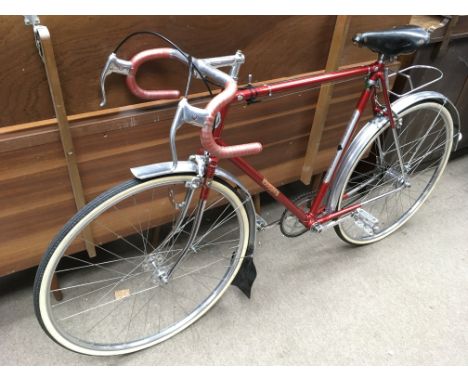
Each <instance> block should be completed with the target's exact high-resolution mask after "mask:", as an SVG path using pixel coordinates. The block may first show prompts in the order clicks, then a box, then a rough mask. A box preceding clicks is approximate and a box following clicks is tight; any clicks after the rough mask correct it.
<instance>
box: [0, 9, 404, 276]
mask: <svg viewBox="0 0 468 382" xmlns="http://www.w3.org/2000/svg"><path fill="white" fill-rule="evenodd" d="M18 17H19V16H14V17H13V16H12V17H2V21H4V22H3V23H0V30H1V29H2V28H6V26H9V27H10V28H11V29H10V32H9V33H10V34H7V36H8V38H7V39H6V40H8V41H7V42H5V40H2V44H4V45H3V46H4V47H5V49H7V51H8V49H10V51H12V52H13V53H14V54H12V56H11V58H12V63H11V64H9V65H10V66H8V70H10V71H11V75H10V76H8V75H6V74H5V72H4V71H3V72H2V75H3V77H2V80H3V81H4V82H5V83H6V86H4V87H2V88H0V97H1V98H0V99H1V100H7V101H5V102H4V104H5V105H6V108H5V110H4V113H2V116H0V118H2V119H1V120H0V126H2V125H3V126H4V125H8V124H15V123H20V122H34V123H33V124H31V125H21V126H20V125H17V126H11V127H7V128H3V130H2V128H1V127H0V227H2V230H1V240H0V276H1V275H3V274H6V273H10V272H13V271H15V270H20V269H24V268H26V267H30V266H33V265H35V264H37V262H38V260H39V258H40V257H41V256H42V254H43V251H44V250H45V248H46V247H47V245H48V243H49V241H50V240H51V239H52V237H53V236H54V235H55V233H56V232H57V231H58V230H59V229H60V227H61V226H62V225H63V224H64V223H65V221H66V220H68V218H69V217H70V216H71V215H72V214H73V213H74V211H75V207H74V201H73V195H72V192H71V187H70V185H69V183H68V182H69V180H68V176H67V172H66V164H65V160H64V158H63V151H62V148H61V145H60V139H59V135H58V130H57V126H56V125H55V124H54V121H53V120H52V121H44V122H41V120H42V119H47V118H51V117H53V115H52V107H51V104H49V103H50V99H49V94H48V89H47V87H46V86H45V84H46V79H45V76H44V73H43V68H42V63H41V62H40V60H39V62H36V61H37V59H38V55H37V52H36V50H35V47H34V44H33V43H32V32H31V30H30V29H28V28H26V27H24V26H23V25H22V19H21V18H19V19H18ZM64 20H65V21H64ZM334 20H335V18H334V17H333V16H324V17H315V16H314V17H306V16H304V17H302V16H301V17H296V16H295V17H289V16H288V17H259V18H250V17H220V18H217V17H214V18H213V17H200V18H197V17H187V18H184V17H176V18H173V17H162V16H158V17H156V16H144V17H123V18H119V17H104V18H102V17H88V16H86V17H76V18H75V17H73V18H69V17H66V18H61V17H56V16H54V17H52V16H50V17H49V16H48V17H45V16H44V17H41V21H42V22H43V24H45V25H48V26H49V28H50V31H51V35H52V41H53V43H54V49H55V53H56V56H57V62H58V65H59V72H60V75H61V80H62V83H63V87H64V95H65V102H66V107H67V111H68V113H69V114H75V115H73V116H71V117H70V128H71V132H72V136H73V140H74V144H75V148H76V153H77V159H78V166H79V169H80V173H81V176H82V182H83V186H84V191H85V196H86V198H87V200H90V199H92V198H93V197H95V196H96V195H97V194H99V193H101V192H102V191H104V190H105V189H107V188H109V187H112V186H113V185H115V184H117V183H119V182H121V181H123V180H125V179H128V178H129V177H130V172H129V168H130V167H133V166H139V165H143V164H148V163H154V162H158V161H168V160H170V153H169V146H168V135H169V134H168V133H169V127H170V123H171V119H172V117H173V114H174V106H173V105H174V103H167V102H166V103H164V102H163V103H161V102H156V103H149V104H147V103H145V104H142V105H143V106H144V107H142V108H140V109H138V110H137V109H136V108H134V107H126V106H125V105H128V104H129V103H135V102H139V101H138V100H135V99H133V98H132V97H130V96H129V95H128V92H127V90H126V89H125V87H124V86H123V84H122V78H121V77H119V76H114V77H113V78H112V79H111V81H109V87H108V90H109V107H116V106H125V107H123V108H122V109H121V110H120V111H119V112H113V113H111V114H101V115H99V114H98V113H93V112H94V111H95V110H97V103H98V101H99V97H98V92H97V85H98V82H97V78H98V75H99V71H100V69H101V67H102V64H103V61H105V58H106V57H107V54H108V52H109V51H110V50H111V49H112V48H113V45H114V43H115V42H116V41H117V40H119V38H120V37H121V36H123V35H125V34H127V33H129V32H131V31H134V30H137V29H149V28H151V29H158V30H161V31H162V32H163V33H164V32H166V33H167V34H168V35H169V37H172V38H174V40H175V41H177V42H179V43H180V45H182V46H184V47H186V46H190V49H188V50H190V51H191V52H193V53H194V54H195V55H200V56H209V55H222V54H229V53H232V52H233V51H235V50H236V49H237V48H243V50H244V52H245V53H246V56H247V64H246V65H245V67H244V70H243V71H242V73H243V74H242V75H243V76H244V77H245V76H246V74H247V73H249V72H252V73H254V80H257V81H267V80H271V79H273V78H278V77H285V76H289V75H297V74H299V73H305V72H310V71H311V70H320V69H322V68H323V67H324V66H325V62H324V60H325V58H326V56H327V49H328V44H329V40H330V35H331V32H332V28H333V24H334ZM366 20H367V18H364V19H362V23H361V24H364V26H363V27H362V28H364V27H365V26H366V22H367V21H366ZM400 20H401V18H400V17H398V18H397V22H398V23H399V22H400ZM372 22H373V20H372ZM385 22H388V23H389V24H390V23H396V22H392V21H391V20H389V19H387V20H385ZM17 24H18V25H20V27H18V26H17ZM22 28H24V29H22ZM103 31H106V33H104V32H103ZM194 31H197V33H194ZM214 31H218V32H219V31H222V33H226V34H228V35H229V36H230V38H228V39H225V41H223V42H222V43H220V42H219V41H218V40H217V38H218V37H219V36H220V35H221V32H219V33H218V34H216V33H213V32H214ZM78 32H79V33H78ZM189 32H190V33H189ZM181 35H185V36H186V39H185V40H183V39H182V38H180V37H179V38H178V37H177V36H181ZM174 36H175V37H174ZM11 38H15V39H16V40H15V41H16V42H17V45H18V49H17V50H14V49H13V48H11V46H10V45H11V44H12V43H11V41H9V40H10V39H11ZM143 40H144V39H143ZM89 41H93V43H92V44H89ZM8 44H10V45H8ZM28 44H29V45H31V44H32V46H29V48H26V46H28ZM139 44H141V45H139V47H138V49H141V48H142V47H149V46H154V45H153V43H152V42H148V41H146V42H145V41H140V42H139ZM28 49H30V51H29V53H28V54H29V55H30V57H29V58H27V57H26V53H25V52H28ZM280 49H282V50H283V52H285V53H286V54H284V53H283V54H280V55H278V54H277V53H278V52H279V51H280ZM346 49H348V48H346ZM349 49H351V48H349ZM352 49H354V50H357V51H360V52H363V51H364V50H359V49H357V48H354V47H353V48H352ZM127 53H128V54H130V53H133V52H127ZM22 54H23V56H21V55H22ZM347 54H348V53H347ZM353 54H355V53H353ZM14 55H18V57H20V58H21V60H20V61H22V62H24V63H25V65H24V66H23V67H24V68H25V71H26V72H27V75H24V76H23V77H21V74H20V72H18V71H17V69H18V68H17V67H16V66H15V65H14V63H13V62H14V59H15V57H13V56H14ZM346 57H347V58H345V60H351V59H355V57H354V56H346ZM356 57H357V56H356ZM369 58H373V55H372V54H367V55H366V56H365V59H369ZM1 60H3V58H0V61H1ZM28 60H29V61H28ZM35 60H36V61H35ZM26 64H27V65H26ZM35 65H38V68H40V70H39V69H38V68H35ZM36 69H37V70H36ZM153 69H155V68H153V67H147V68H145V72H143V73H142V81H144V82H145V83H146V81H148V82H147V84H148V83H150V82H151V81H155V82H154V84H156V83H161V81H163V83H162V84H163V86H165V87H166V86H167V87H168V86H169V83H171V84H172V82H173V80H175V77H174V76H178V75H179V74H178V73H176V72H173V73H169V72H166V71H165V70H166V69H167V68H166V69H165V68H164V67H163V66H161V68H159V67H158V68H157V69H160V70H161V71H162V73H164V74H166V75H167V76H168V77H167V78H166V79H164V78H165V77H164V76H163V77H161V76H158V77H157V78H156V77H155V78H153V75H150V72H151V71H152V70H153ZM21 73H22V72H21ZM34 73H36V74H34ZM41 76H42V77H41ZM15 78H20V80H21V82H22V87H21V88H19V87H18V86H16V84H17V81H16V80H15ZM164 81H167V83H164ZM151 83H153V82H151ZM182 83H183V82H179V85H180V86H182ZM44 86H45V87H44ZM148 86H149V85H148ZM361 89H362V79H359V80H354V81H351V82H346V83H342V84H338V85H337V86H336V87H335V91H334V98H333V100H332V104H331V106H330V110H331V113H330V117H329V119H328V121H327V124H326V126H325V129H324V133H323V139H322V144H321V149H320V151H319V154H318V158H317V164H316V167H315V168H316V171H322V170H324V169H325V168H326V166H327V165H328V163H329V161H330V160H331V158H332V156H333V155H334V153H335V148H336V144H337V142H338V139H339V136H340V135H341V133H342V130H343V127H344V126H345V124H346V122H347V120H348V118H349V115H350V112H351V110H352V108H353V107H354V104H355V102H356V100H357V97H358V95H359V93H360V91H361ZM203 90H204V89H203V88H201V87H198V88H194V91H203ZM15 92H16V93H15ZM317 95H318V89H314V90H307V91H305V92H302V93H298V94H293V95H289V96H287V97H279V98H274V99H273V98H272V99H266V100H265V101H263V102H261V103H258V104H254V105H251V106H245V105H244V104H239V105H235V106H234V107H233V108H232V109H231V110H230V112H229V115H228V119H227V126H226V130H225V134H224V138H225V140H226V141H227V142H229V143H232V144H235V143H243V142H246V141H257V140H258V141H260V142H262V143H263V144H264V147H265V149H264V151H263V153H262V154H261V155H257V156H253V157H250V158H247V159H248V161H249V162H251V163H252V164H253V165H254V166H255V167H257V168H258V169H259V170H261V171H262V173H263V174H264V175H265V176H266V177H268V178H269V180H270V182H271V183H273V184H275V185H277V186H278V185H282V184H286V183H289V182H291V181H295V180H297V179H299V177H300V172H301V167H302V162H303V156H304V153H305V150H306V145H307V139H308V135H309V133H310V126H311V122H312V119H313V117H314V113H315V103H316V102H317ZM10 98H11V99H14V100H15V102H12V101H11V102H10ZM155 104H156V105H158V107H154V105H155ZM132 108H133V110H132ZM89 112H91V113H89ZM78 113H85V114H78ZM38 121H39V123H36V122H38ZM198 134H199V129H198V128H195V127H192V126H184V127H183V128H182V129H181V130H180V133H179V134H178V140H177V145H178V149H179V157H180V159H185V158H186V157H187V156H188V154H189V153H192V152H193V151H194V150H196V149H197V148H198V147H199V139H198ZM278 158H281V160H278ZM221 165H222V166H223V167H226V168H227V169H228V170H231V171H233V172H234V173H236V174H237V173H238V171H237V169H235V168H233V166H232V165H231V164H230V163H228V162H227V161H223V162H222V164H221ZM240 179H241V181H242V182H244V183H245V185H246V186H247V187H248V188H249V189H250V190H251V191H252V192H253V193H256V192H258V191H259V187H258V186H257V185H256V184H254V183H253V182H252V181H251V180H250V179H247V177H246V176H245V175H242V176H241V177H240Z"/></svg>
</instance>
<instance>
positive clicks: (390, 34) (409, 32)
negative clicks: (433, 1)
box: [353, 25, 430, 57]
mask: <svg viewBox="0 0 468 382" xmlns="http://www.w3.org/2000/svg"><path fill="white" fill-rule="evenodd" d="M429 39H430V34H429V32H428V31H426V30H425V29H423V28H421V27H418V26H415V25H402V26H398V27H394V28H392V29H387V30H383V31H376V32H363V33H358V34H357V35H355V36H354V37H353V42H354V43H355V44H357V45H359V46H365V47H367V48H369V49H370V50H372V51H373V52H376V53H380V54H383V55H385V56H387V57H389V56H397V55H399V54H409V53H413V52H414V51H416V49H418V48H419V47H421V46H423V45H426V44H427V43H428V42H429Z"/></svg>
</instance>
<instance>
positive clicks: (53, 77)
mask: <svg viewBox="0 0 468 382" xmlns="http://www.w3.org/2000/svg"><path fill="white" fill-rule="evenodd" d="M34 33H35V36H36V41H38V42H39V44H40V49H41V52H40V54H41V57H42V59H43V61H44V66H45V69H46V74H47V81H48V83H49V90H50V95H51V97H52V102H53V105H54V110H55V116H56V119H57V124H58V127H59V132H60V140H61V142H62V147H63V152H64V155H65V158H66V162H67V169H68V175H69V178H70V183H71V186H72V190H73V195H74V198H75V203H76V208H77V209H80V208H82V207H84V205H85V204H86V201H85V198H84V192H83V186H82V184H81V178H80V173H79V170H78V164H77V160H76V153H75V148H74V146H73V141H72V137H71V134H70V130H69V126H68V119H67V114H66V110H65V103H64V101H63V94H62V88H61V86H60V79H59V75H58V71H57V65H56V62H55V55H54V49H53V47H52V41H51V39H50V33H49V30H48V29H47V27H45V26H42V25H39V26H37V27H34ZM83 235H84V238H85V240H86V241H87V244H86V249H87V251H88V254H89V256H90V257H94V256H96V251H95V248H94V246H92V245H90V244H89V242H92V236H91V231H90V230H88V229H85V230H84V231H83Z"/></svg>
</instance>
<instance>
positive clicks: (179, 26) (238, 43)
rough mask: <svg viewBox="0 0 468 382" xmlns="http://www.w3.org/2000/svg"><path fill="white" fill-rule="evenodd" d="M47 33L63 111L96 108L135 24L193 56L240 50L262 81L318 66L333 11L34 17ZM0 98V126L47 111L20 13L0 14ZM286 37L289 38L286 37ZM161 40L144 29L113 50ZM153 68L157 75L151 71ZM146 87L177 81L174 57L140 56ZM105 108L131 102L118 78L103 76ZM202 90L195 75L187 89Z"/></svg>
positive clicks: (180, 80)
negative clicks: (2, 104)
mask: <svg viewBox="0 0 468 382" xmlns="http://www.w3.org/2000/svg"><path fill="white" fill-rule="evenodd" d="M40 19H41V23H42V24H43V25H46V26H47V27H48V28H49V30H50V33H51V36H52V41H53V44H54V51H55V55H56V59H57V66H58V70H59V73H60V77H61V82H62V87H63V93H64V98H65V102H66V108H67V112H68V113H69V114H78V113H83V112H89V111H95V110H98V109H99V102H100V101H99V99H100V95H99V75H100V72H101V70H102V67H103V66H104V63H105V61H106V59H107V56H108V55H109V54H110V53H111V52H112V50H113V49H114V48H115V47H116V45H117V44H118V42H119V41H120V40H121V39H122V38H124V37H125V36H127V35H128V34H130V33H132V32H135V31H140V30H154V31H158V32H161V33H163V34H164V35H166V36H167V37H169V38H170V39H171V40H173V41H174V42H175V43H176V44H178V45H180V47H181V48H182V49H185V50H186V51H187V52H189V53H190V54H193V55H194V56H196V57H209V56H222V55H227V54H233V53H235V51H236V50H237V49H242V50H243V52H244V53H245V55H246V57H247V60H246V64H245V65H244V66H243V68H242V71H241V80H242V81H245V80H246V79H247V75H248V73H252V74H253V75H254V79H255V80H258V81H264V80H267V79H272V78H278V77H282V76H291V75H294V74H297V73H304V72H309V71H314V70H319V69H321V68H323V67H324V66H325V60H326V56H327V52H328V45H329V39H330V35H331V33H332V30H333V26H334V22H335V17H334V16H242V17H238V16H41V17H40ZM0 20H1V22H0V33H2V36H3V37H4V38H3V39H2V42H1V45H0V47H1V48H2V51H4V52H11V54H8V55H2V56H1V57H0V66H1V67H2V68H5V67H6V69H7V70H6V71H5V70H3V69H2V74H1V77H0V79H1V81H2V88H0V99H2V100H8V102H6V108H4V112H3V113H2V115H0V126H7V125H13V124H18V123H26V122H31V121H37V120H42V119H48V118H51V117H52V116H53V108H52V104H51V102H50V99H49V95H48V90H47V84H46V79H45V75H44V73H43V68H42V63H41V62H40V59H39V57H38V54H37V50H36V48H35V46H34V41H33V36H32V30H31V28H30V27H26V26H24V24H23V18H22V16H0ZM291 41H294V43H293V44H292V43H291ZM159 46H164V43H163V42H162V41H160V40H159V39H157V38H154V37H151V36H137V37H135V40H133V41H129V42H128V43H127V44H126V45H125V46H124V47H123V48H122V50H121V51H119V56H120V57H122V58H130V57H131V56H132V55H133V54H135V53H136V52H139V51H141V50H143V49H148V48H154V47H159ZM155 73H157V74H158V75H155ZM139 77H140V78H139V79H140V81H141V84H142V85H144V86H147V87H148V88H151V87H153V88H179V89H183V88H184V87H185V82H186V77H187V70H186V67H185V66H183V65H182V64H174V61H168V62H158V63H147V64H145V65H144V66H143V67H142V69H141V75H140V76H139ZM108 90H109V91H108V96H109V103H108V105H109V107H111V106H112V107H115V106H122V105H128V104H135V103H138V102H141V100H139V99H137V98H135V97H133V96H132V95H131V94H130V93H129V92H128V90H127V89H126V87H125V86H124V81H123V77H121V76H118V75H114V76H111V77H109V78H108ZM204 90H206V89H205V88H204V87H203V85H202V83H201V82H200V81H195V82H194V87H193V91H195V92H196V91H204Z"/></svg>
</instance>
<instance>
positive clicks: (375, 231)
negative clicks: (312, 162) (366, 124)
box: [335, 101, 453, 245]
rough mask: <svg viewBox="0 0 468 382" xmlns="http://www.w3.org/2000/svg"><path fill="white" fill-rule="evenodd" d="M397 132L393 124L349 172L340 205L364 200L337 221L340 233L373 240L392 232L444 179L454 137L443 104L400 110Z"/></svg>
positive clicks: (362, 240)
mask: <svg viewBox="0 0 468 382" xmlns="http://www.w3.org/2000/svg"><path fill="white" fill-rule="evenodd" d="M396 122H397V124H398V127H397V128H396V130H395V131H396V135H397V136H398V142H399V146H400V152H401V158H402V162H403V166H402V165H401V164H400V163H401V162H400V160H399V155H398V151H397V147H396V145H395V139H394V136H393V129H391V128H389V127H388V125H387V126H386V127H384V128H382V129H381V130H379V131H378V132H377V134H376V135H375V136H374V138H373V139H372V140H371V141H370V142H369V144H368V145H367V146H366V147H365V148H364V149H362V151H361V153H360V154H359V155H358V156H357V158H356V160H355V163H354V164H353V166H352V167H351V171H350V172H349V173H348V175H347V176H346V182H345V185H344V187H343V189H342V191H341V193H340V198H339V202H338V206H337V207H338V209H342V208H346V207H348V206H351V205H355V204H360V205H361V207H360V208H359V209H358V210H356V211H355V212H353V213H352V215H351V217H350V218H348V219H345V220H343V221H342V222H341V223H340V224H338V225H337V226H335V231H336V233H337V234H338V236H339V237H340V238H341V239H343V240H344V241H346V242H348V243H351V244H355V245H362V244H369V243H372V242H375V241H378V240H381V239H383V238H384V237H386V236H388V235H390V234H391V233H392V232H394V231H395V230H397V229H398V228H399V227H401V226H402V225H403V224H404V223H405V222H407V221H408V219H410V218H411V217H412V216H413V215H414V214H415V213H416V211H417V210H418V209H419V208H420V207H421V205H422V204H423V203H424V201H425V200H426V199H427V197H428V196H429V194H430V193H431V191H432V190H433V189H434V187H435V185H436V183H437V182H438V180H439V179H440V176H441V175H442V172H443V171H444V169H445V166H446V164H447V161H448V159H449V155H450V151H451V148H452V142H453V121H452V117H451V115H450V112H449V111H448V110H447V108H446V107H444V106H443V105H441V104H438V103H435V102H429V101H427V102H422V103H420V104H417V105H414V106H411V107H409V108H408V109H406V110H404V111H403V112H401V113H400V114H399V115H398V120H397V121H396Z"/></svg>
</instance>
